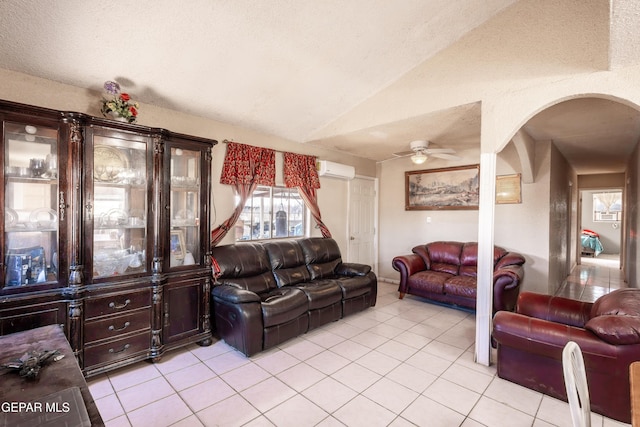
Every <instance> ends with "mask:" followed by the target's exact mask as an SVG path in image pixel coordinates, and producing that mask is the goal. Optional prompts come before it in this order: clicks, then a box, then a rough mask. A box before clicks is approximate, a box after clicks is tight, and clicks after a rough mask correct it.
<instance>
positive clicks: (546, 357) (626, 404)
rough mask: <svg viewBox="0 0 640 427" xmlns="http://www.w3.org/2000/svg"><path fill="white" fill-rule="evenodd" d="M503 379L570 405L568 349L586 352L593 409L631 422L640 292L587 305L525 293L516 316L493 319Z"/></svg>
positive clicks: (638, 348) (622, 292) (615, 293)
mask: <svg viewBox="0 0 640 427" xmlns="http://www.w3.org/2000/svg"><path fill="white" fill-rule="evenodd" d="M493 339H494V342H495V343H496V344H497V347H498V376H499V377H500V378H504V379H506V380H509V381H512V382H514V383H517V384H520V385H522V386H525V387H527V388H530V389H533V390H536V391H539V392H542V393H544V394H547V395H549V396H553V397H555V398H558V399H562V400H565V401H566V400H567V397H566V392H565V385H564V377H563V373H562V349H563V348H564V346H565V345H566V344H567V342H569V341H575V342H576V343H577V344H578V345H579V346H580V349H581V350H582V354H583V357H584V364H585V369H586V373H587V383H588V386H589V397H590V404H591V410H592V411H594V412H597V413H599V414H602V415H604V416H607V417H609V418H614V419H616V420H619V421H622V422H625V423H630V422H631V407H630V396H629V393H630V390H629V365H630V364H631V363H632V362H634V361H636V360H640V289H619V290H616V291H613V292H611V293H609V294H607V295H604V296H602V297H600V298H598V299H597V300H596V302H595V303H588V302H581V301H576V300H571V299H567V298H561V297H554V296H550V295H542V294H535V293H531V292H522V293H521V294H520V297H519V298H518V304H517V308H516V312H515V313H510V312H506V311H501V312H498V313H496V315H495V316H494V320H493Z"/></svg>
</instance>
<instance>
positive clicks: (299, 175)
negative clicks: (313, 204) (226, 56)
mask: <svg viewBox="0 0 640 427" xmlns="http://www.w3.org/2000/svg"><path fill="white" fill-rule="evenodd" d="M284 185H285V186H286V187H289V188H291V187H302V188H320V179H319V178H318V170H317V169H316V158H315V156H307V155H304V154H294V153H284Z"/></svg>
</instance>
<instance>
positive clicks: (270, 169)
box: [220, 142, 276, 187]
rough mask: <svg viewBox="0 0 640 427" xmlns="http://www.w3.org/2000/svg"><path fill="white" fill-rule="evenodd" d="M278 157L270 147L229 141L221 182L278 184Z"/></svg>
mask: <svg viewBox="0 0 640 427" xmlns="http://www.w3.org/2000/svg"><path fill="white" fill-rule="evenodd" d="M275 159H276V157H275V151H274V150H272V149H270V148H262V147H254V146H252V145H246V144H240V143H237V142H228V143H227V153H226V155H225V157H224V165H223V166H222V173H221V174H220V183H221V184H228V185H244V184H257V185H268V186H270V187H273V186H274V185H276V160H275Z"/></svg>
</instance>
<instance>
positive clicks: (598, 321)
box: [585, 314, 640, 345]
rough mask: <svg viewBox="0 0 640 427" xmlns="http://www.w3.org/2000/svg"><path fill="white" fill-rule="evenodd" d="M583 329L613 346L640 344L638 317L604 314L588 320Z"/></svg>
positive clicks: (639, 318)
mask: <svg viewBox="0 0 640 427" xmlns="http://www.w3.org/2000/svg"><path fill="white" fill-rule="evenodd" d="M585 329H587V330H589V331H591V332H593V333H594V334H596V335H597V336H598V337H600V339H602V340H603V341H606V342H608V343H609V344H614V345H627V344H639V343H640V317H638V316H619V315H615V314H614V315H609V314H605V315H603V316H598V317H594V318H593V319H590V320H589V321H588V322H587V324H586V325H585Z"/></svg>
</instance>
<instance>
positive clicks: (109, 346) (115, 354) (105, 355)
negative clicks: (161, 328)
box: [84, 331, 151, 367]
mask: <svg viewBox="0 0 640 427" xmlns="http://www.w3.org/2000/svg"><path fill="white" fill-rule="evenodd" d="M150 344H151V331H146V332H144V333H141V334H136V335H129V336H127V337H125V338H120V339H116V340H112V341H108V342H106V343H103V344H98V345H89V346H85V348H84V365H85V367H89V366H94V365H99V364H103V363H110V362H116V361H118V360H123V359H126V358H128V357H132V356H134V355H136V354H138V353H141V352H146V351H147V350H149V346H150Z"/></svg>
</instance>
